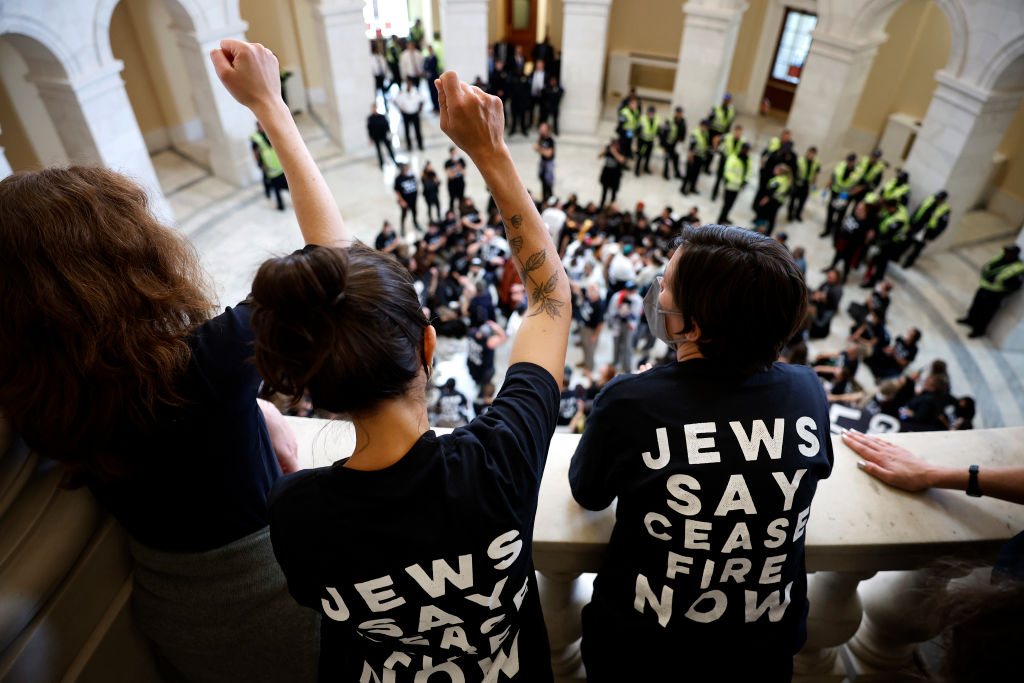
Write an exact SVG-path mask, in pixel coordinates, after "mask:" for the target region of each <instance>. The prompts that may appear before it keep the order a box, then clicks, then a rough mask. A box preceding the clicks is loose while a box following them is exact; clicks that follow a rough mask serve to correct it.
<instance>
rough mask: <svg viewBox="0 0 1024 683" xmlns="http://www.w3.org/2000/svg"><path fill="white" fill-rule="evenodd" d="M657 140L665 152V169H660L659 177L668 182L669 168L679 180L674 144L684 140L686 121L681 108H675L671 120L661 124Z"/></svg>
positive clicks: (677, 153) (677, 155)
mask: <svg viewBox="0 0 1024 683" xmlns="http://www.w3.org/2000/svg"><path fill="white" fill-rule="evenodd" d="M658 138H659V140H660V141H661V147H662V149H664V150H665V168H664V169H662V174H661V175H662V176H663V177H664V178H665V180H668V179H669V177H668V170H669V168H671V169H672V171H673V173H675V178H676V180H679V179H681V178H682V177H683V176H682V174H680V173H679V150H677V149H676V144H677V143H678V142H679V141H680V140H685V139H686V119H685V118H683V108H682V107H676V110H675V113H674V114H673V116H672V118H670V119H668V120H667V121H665V123H663V124H661V129H660V131H659V133H658Z"/></svg>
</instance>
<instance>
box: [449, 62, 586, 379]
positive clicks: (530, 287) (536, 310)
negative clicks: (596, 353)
mask: <svg viewBox="0 0 1024 683" xmlns="http://www.w3.org/2000/svg"><path fill="white" fill-rule="evenodd" d="M436 84H437V90H438V99H439V103H440V105H441V130H442V131H444V132H445V134H446V135H448V137H449V138H451V139H452V142H454V143H455V144H456V145H457V146H458V147H459V148H460V149H462V150H463V151H465V152H466V154H468V155H469V157H470V158H471V159H472V160H473V163H475V164H476V166H477V168H478V169H479V170H480V173H481V175H483V177H484V182H485V183H486V184H487V187H488V188H490V190H491V194H492V195H494V201H495V202H497V204H498V209H499V210H500V211H501V215H502V217H503V218H504V221H505V228H506V234H507V237H508V243H509V247H510V248H511V250H512V256H513V260H514V261H515V263H516V267H517V268H518V269H519V275H520V276H521V277H522V280H523V284H524V285H525V287H526V298H527V302H528V304H529V308H528V312H527V316H526V319H525V320H524V321H523V324H522V326H521V327H520V328H519V332H518V334H517V335H516V339H515V342H514V343H513V345H512V352H511V356H510V358H509V362H510V363H517V362H520V361H529V362H531V363H536V364H537V365H540V366H541V367H543V368H544V369H546V370H547V371H548V372H550V373H551V376H552V377H554V378H555V381H556V382H558V383H559V384H561V381H562V372H563V368H564V367H565V349H566V346H567V345H568V341H569V322H570V319H571V318H572V315H571V305H570V303H569V278H568V277H566V274H565V271H564V270H563V268H562V263H561V261H559V260H558V253H557V251H556V250H555V245H554V244H553V243H552V242H551V235H550V234H549V233H548V230H547V227H546V226H545V225H544V223H543V222H542V221H541V219H540V214H539V213H537V207H536V205H534V203H533V200H532V199H531V198H530V195H529V193H528V192H527V191H526V187H525V186H524V185H523V181H522V179H521V178H520V177H519V172H518V171H517V170H516V167H515V165H514V164H513V163H512V157H511V155H510V154H509V151H508V147H506V146H505V140H504V138H503V135H502V134H503V131H504V129H505V114H504V111H503V109H502V105H501V100H499V99H498V98H497V97H493V96H491V95H487V94H486V93H484V92H483V91H482V90H480V89H479V88H474V87H471V86H469V85H468V84H466V83H462V82H460V81H459V77H458V76H457V75H456V74H455V72H453V71H446V72H445V73H444V74H443V75H442V76H441V78H440V79H438V80H437V81H436Z"/></svg>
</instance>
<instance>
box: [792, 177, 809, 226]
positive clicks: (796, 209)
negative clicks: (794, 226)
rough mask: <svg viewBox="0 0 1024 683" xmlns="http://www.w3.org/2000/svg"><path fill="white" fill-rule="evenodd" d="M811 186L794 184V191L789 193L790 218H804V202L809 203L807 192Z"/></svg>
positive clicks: (799, 219) (800, 219)
mask: <svg viewBox="0 0 1024 683" xmlns="http://www.w3.org/2000/svg"><path fill="white" fill-rule="evenodd" d="M809 192H810V188H809V187H807V186H806V185H794V186H793V192H792V193H791V194H790V195H789V212H788V215H787V218H789V220H791V221H792V220H798V221H802V220H803V219H804V204H806V203H807V194H808V193H809Z"/></svg>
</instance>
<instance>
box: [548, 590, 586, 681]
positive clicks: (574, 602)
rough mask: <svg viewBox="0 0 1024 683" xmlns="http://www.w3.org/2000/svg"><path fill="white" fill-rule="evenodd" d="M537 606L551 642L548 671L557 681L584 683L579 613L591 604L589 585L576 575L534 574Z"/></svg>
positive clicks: (581, 632)
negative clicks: (540, 608) (549, 670)
mask: <svg viewBox="0 0 1024 683" xmlns="http://www.w3.org/2000/svg"><path fill="white" fill-rule="evenodd" d="M537 587H538V589H539V591H540V604H541V607H542V608H543V610H544V623H545V624H546V625H547V628H548V640H549V641H550V643H551V668H552V669H553V670H554V673H555V680H557V681H583V680H585V678H584V676H583V674H582V665H583V660H582V659H581V656H580V637H581V636H582V635H583V629H582V626H581V624H580V611H581V610H582V609H583V606H584V605H585V604H587V602H589V601H590V590H589V588H590V584H589V582H587V581H581V580H580V575H579V573H574V572H552V571H538V572H537Z"/></svg>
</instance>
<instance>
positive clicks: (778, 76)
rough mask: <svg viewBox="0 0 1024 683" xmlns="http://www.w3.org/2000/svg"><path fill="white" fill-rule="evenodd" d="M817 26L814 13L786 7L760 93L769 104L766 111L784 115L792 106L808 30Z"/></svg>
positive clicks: (809, 39) (808, 41)
mask: <svg viewBox="0 0 1024 683" xmlns="http://www.w3.org/2000/svg"><path fill="white" fill-rule="evenodd" d="M817 25H818V15H817V14H814V13H813V12H807V11H806V10H800V9H794V8H792V7H787V8H786V12H785V14H784V15H783V17H782V30H781V31H780V32H779V41H778V43H776V45H775V53H774V54H773V55H772V69H771V71H770V72H769V73H768V82H767V83H766V84H765V88H764V95H763V96H762V99H763V100H767V101H768V103H769V105H770V106H769V112H772V113H776V114H779V115H782V116H785V114H788V113H789V110H790V108H791V107H792V106H793V99H794V98H795V97H796V89H797V86H799V85H800V72H801V71H802V70H803V67H804V62H805V61H806V60H807V52H808V51H809V50H810V48H811V31H813V30H814V27H815V26H817Z"/></svg>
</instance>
